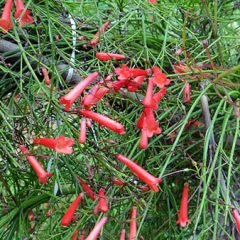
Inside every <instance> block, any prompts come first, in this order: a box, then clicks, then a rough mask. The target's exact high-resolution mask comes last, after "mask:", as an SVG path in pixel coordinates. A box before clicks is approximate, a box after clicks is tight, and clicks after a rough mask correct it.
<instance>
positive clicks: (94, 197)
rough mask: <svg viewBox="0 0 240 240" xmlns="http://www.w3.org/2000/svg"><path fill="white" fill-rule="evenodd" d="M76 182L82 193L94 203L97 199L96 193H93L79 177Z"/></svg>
mask: <svg viewBox="0 0 240 240" xmlns="http://www.w3.org/2000/svg"><path fill="white" fill-rule="evenodd" d="M78 180H79V182H80V184H81V186H82V188H83V191H84V192H85V193H86V194H87V196H88V197H89V198H91V199H92V200H93V201H94V200H95V199H96V198H97V195H96V193H94V192H93V190H92V189H91V188H90V187H89V186H88V185H87V184H86V183H85V182H84V181H83V180H82V179H81V178H80V177H78Z"/></svg>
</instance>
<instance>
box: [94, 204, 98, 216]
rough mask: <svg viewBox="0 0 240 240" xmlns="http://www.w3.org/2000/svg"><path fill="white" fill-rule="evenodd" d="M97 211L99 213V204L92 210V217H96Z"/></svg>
mask: <svg viewBox="0 0 240 240" xmlns="http://www.w3.org/2000/svg"><path fill="white" fill-rule="evenodd" d="M98 211H99V204H97V205H96V206H95V207H94V209H93V214H94V215H98Z"/></svg>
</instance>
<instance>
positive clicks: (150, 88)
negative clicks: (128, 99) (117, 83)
mask: <svg viewBox="0 0 240 240" xmlns="http://www.w3.org/2000/svg"><path fill="white" fill-rule="evenodd" d="M152 100H153V80H152V78H149V79H148V86H147V93H146V96H145V98H144V99H143V100H142V104H143V105H144V106H145V107H150V106H151V104H152Z"/></svg>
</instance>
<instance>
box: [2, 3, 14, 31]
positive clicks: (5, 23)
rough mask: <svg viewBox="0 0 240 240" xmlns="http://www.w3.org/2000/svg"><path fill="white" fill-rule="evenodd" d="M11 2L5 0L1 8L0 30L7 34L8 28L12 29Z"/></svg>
mask: <svg viewBox="0 0 240 240" xmlns="http://www.w3.org/2000/svg"><path fill="white" fill-rule="evenodd" d="M12 4H13V1H12V0H7V1H6V3H5V6H4V8H3V13H2V16H1V18H0V28H2V29H3V30H4V31H6V32H8V30H9V29H10V28H12V22H11V11H12Z"/></svg>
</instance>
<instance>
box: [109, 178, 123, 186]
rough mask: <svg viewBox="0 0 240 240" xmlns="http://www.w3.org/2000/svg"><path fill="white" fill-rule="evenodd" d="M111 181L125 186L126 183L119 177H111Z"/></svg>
mask: <svg viewBox="0 0 240 240" xmlns="http://www.w3.org/2000/svg"><path fill="white" fill-rule="evenodd" d="M111 182H112V183H113V184H116V185H118V186H123V185H124V184H125V183H124V182H123V181H122V180H120V179H118V178H112V179H111Z"/></svg>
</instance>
